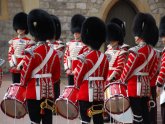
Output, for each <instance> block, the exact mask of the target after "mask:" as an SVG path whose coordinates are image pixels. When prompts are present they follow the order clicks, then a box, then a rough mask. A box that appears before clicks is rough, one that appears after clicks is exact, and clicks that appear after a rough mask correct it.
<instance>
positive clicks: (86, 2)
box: [0, 0, 165, 72]
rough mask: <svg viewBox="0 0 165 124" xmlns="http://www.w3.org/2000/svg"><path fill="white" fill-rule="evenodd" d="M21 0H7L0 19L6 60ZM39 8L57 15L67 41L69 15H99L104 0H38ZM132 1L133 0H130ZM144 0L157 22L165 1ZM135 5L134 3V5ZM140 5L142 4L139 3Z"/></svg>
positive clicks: (1, 46) (164, 11) (1, 49)
mask: <svg viewBox="0 0 165 124" xmlns="http://www.w3.org/2000/svg"><path fill="white" fill-rule="evenodd" d="M22 1H23V0H8V1H7V2H8V14H9V18H8V19H7V20H0V33H1V35H0V52H1V54H0V57H2V58H5V60H6V61H7V51H8V41H9V40H10V39H11V38H12V37H14V35H15V32H14V31H13V28H12V19H13V16H14V15H15V14H16V13H18V12H20V11H23V10H26V9H25V8H24V7H23V5H22ZM38 1H39V8H42V9H44V10H46V11H48V12H49V13H50V14H54V15H57V16H58V17H59V18H60V21H61V23H62V40H63V41H65V42H67V41H69V40H70V39H71V38H72V34H71V32H70V20H71V17H72V16H73V15H74V14H76V13H80V14H83V15H85V16H86V17H88V16H100V15H99V12H100V9H101V7H102V5H103V4H104V2H105V1H106V0H38ZM130 1H133V0H130ZM139 1H145V2H146V3H147V4H148V5H149V7H150V12H151V13H152V14H153V15H154V17H155V18H156V20H157V23H159V20H160V17H161V16H163V15H165V1H164V0H139ZM137 3H138V2H137ZM135 6H136V5H135ZM139 6H142V5H139ZM158 46H159V45H158ZM4 70H5V72H7V71H8V63H6V64H5V66H4Z"/></svg>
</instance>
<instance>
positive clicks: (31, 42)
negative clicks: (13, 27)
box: [28, 40, 36, 44]
mask: <svg viewBox="0 0 165 124" xmlns="http://www.w3.org/2000/svg"><path fill="white" fill-rule="evenodd" d="M28 44H36V42H35V41H33V40H30V41H29V43H28Z"/></svg>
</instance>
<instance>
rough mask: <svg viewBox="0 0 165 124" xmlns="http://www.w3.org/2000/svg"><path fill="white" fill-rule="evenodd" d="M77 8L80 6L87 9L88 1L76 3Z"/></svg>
mask: <svg viewBox="0 0 165 124" xmlns="http://www.w3.org/2000/svg"><path fill="white" fill-rule="evenodd" d="M76 8H78V9H86V8H87V5H86V3H76Z"/></svg>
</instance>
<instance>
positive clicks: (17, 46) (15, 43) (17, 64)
mask: <svg viewBox="0 0 165 124" xmlns="http://www.w3.org/2000/svg"><path fill="white" fill-rule="evenodd" d="M13 28H14V30H15V31H16V33H17V35H18V36H17V37H15V38H13V39H11V40H10V41H9V52H8V61H9V66H10V72H11V73H12V81H13V83H20V75H21V74H20V72H21V68H22V64H23V57H24V50H25V49H26V48H28V47H31V46H32V45H34V42H33V41H31V40H30V39H29V38H27V37H26V34H28V27H27V14H26V13H24V12H20V13H17V14H16V15H15V16H14V19H13Z"/></svg>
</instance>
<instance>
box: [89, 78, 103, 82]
mask: <svg viewBox="0 0 165 124" xmlns="http://www.w3.org/2000/svg"><path fill="white" fill-rule="evenodd" d="M87 80H90V81H97V80H98V81H102V80H104V78H103V77H89V78H88V79H87Z"/></svg>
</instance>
